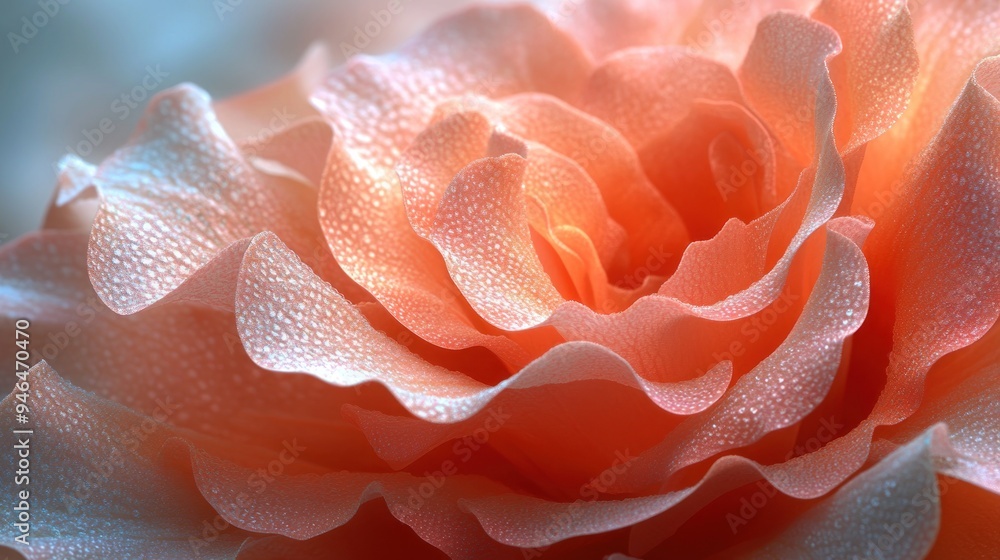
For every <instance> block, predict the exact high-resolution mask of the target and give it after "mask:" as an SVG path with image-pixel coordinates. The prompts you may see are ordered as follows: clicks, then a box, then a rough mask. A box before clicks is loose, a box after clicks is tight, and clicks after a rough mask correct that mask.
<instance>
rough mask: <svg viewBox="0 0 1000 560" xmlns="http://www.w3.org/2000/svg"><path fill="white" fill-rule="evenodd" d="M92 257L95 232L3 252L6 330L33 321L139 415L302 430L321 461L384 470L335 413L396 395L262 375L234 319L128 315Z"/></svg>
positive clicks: (36, 348) (179, 308)
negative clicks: (102, 284) (103, 289)
mask: <svg viewBox="0 0 1000 560" xmlns="http://www.w3.org/2000/svg"><path fill="white" fill-rule="evenodd" d="M86 255H87V236H86V235H85V234H81V233H75V232H74V233H63V232H39V233H37V234H33V235H30V236H26V237H24V238H22V239H20V240H18V241H16V242H14V243H11V244H9V245H5V246H4V247H3V249H2V250H0V316H2V317H4V318H6V319H9V320H6V321H5V326H3V327H0V332H3V333H7V332H8V331H7V330H6V329H7V327H6V325H10V326H11V328H12V325H13V324H14V320H15V319H18V318H22V317H29V318H31V335H32V341H33V342H34V344H33V345H32V346H31V350H32V352H31V353H32V359H33V360H40V359H45V360H47V361H48V362H49V364H50V365H52V366H53V367H58V368H59V370H60V372H61V374H62V376H63V377H64V378H65V379H67V380H68V381H70V382H72V383H73V384H74V385H76V386H78V387H80V388H82V389H85V390H88V391H93V392H95V393H97V394H98V395H100V396H102V397H104V398H108V399H111V400H113V401H115V402H117V403H120V404H122V405H125V406H128V407H130V408H131V409H133V410H136V411H140V412H143V413H147V414H153V413H154V411H162V409H163V405H164V404H167V405H169V407H170V408H171V409H172V411H171V412H170V414H169V415H168V416H169V418H168V421H169V423H170V424H172V425H174V426H178V427H182V428H186V429H189V430H193V431H196V432H201V433H203V434H207V435H212V436H217V437H221V438H226V439H228V440H229V441H233V442H239V443H253V444H255V445H276V446H278V447H280V445H281V441H282V440H283V439H285V438H286V437H288V433H289V431H294V432H295V433H296V435H297V437H299V438H300V441H302V442H303V444H304V445H307V446H309V447H310V448H311V449H313V450H314V454H313V455H312V456H313V457H314V460H316V461H322V462H323V463H324V464H330V465H336V466H340V467H343V468H348V467H349V468H359V467H366V466H367V467H370V466H371V465H378V464H381V462H380V461H379V460H378V459H377V458H375V457H374V456H373V454H372V453H371V451H370V450H369V449H368V446H367V444H366V443H365V442H364V440H363V438H362V437H361V435H360V434H358V433H357V432H356V430H355V429H354V428H353V427H352V426H350V425H348V424H347V423H346V422H344V421H343V420H342V419H341V418H340V415H339V414H337V413H336V412H335V411H331V407H333V408H335V407H336V406H339V405H340V404H343V403H346V402H352V403H355V404H361V403H363V404H364V405H365V406H368V407H372V408H373V409H376V410H377V409H383V410H386V411H389V412H393V411H397V410H398V409H399V406H398V404H396V403H395V402H394V401H393V399H392V398H391V396H390V395H388V394H381V395H380V394H378V393H375V394H373V393H370V392H367V391H366V392H358V393H356V392H355V391H354V390H351V389H338V388H336V387H332V386H330V385H328V384H324V383H322V382H320V381H319V380H316V379H313V378H311V377H308V376H298V377H295V378H290V377H289V376H287V375H285V374H281V373H275V372H269V371H266V370H262V369H260V368H258V367H257V366H255V365H254V364H253V362H252V361H251V360H250V359H249V357H247V355H246V353H245V352H244V351H243V346H242V344H241V343H240V339H239V334H238V332H237V330H236V325H235V323H234V321H233V317H232V314H231V313H227V312H220V311H215V310H210V309H205V308H204V307H201V306H196V305H185V304H171V305H162V306H156V307H154V308H152V309H147V310H143V311H141V312H138V313H136V314H133V315H128V316H121V315H118V314H116V313H115V312H113V311H112V310H110V309H108V308H107V307H106V306H105V305H104V304H103V303H102V302H101V301H100V299H99V298H98V297H97V295H96V294H95V293H94V291H93V289H92V287H91V285H90V282H89V280H88V278H87V260H86ZM9 335H10V337H11V339H13V337H14V334H13V332H9ZM17 350H18V348H16V347H15V346H13V345H12V346H11V347H9V348H4V349H2V350H0V357H3V358H4V359H8V360H9V361H10V362H11V363H13V361H14V353H15V351H17ZM13 381H16V378H14V377H13V376H11V383H13ZM8 388H9V386H8ZM173 409H175V410H173ZM289 411H295V414H294V416H290V415H289Z"/></svg>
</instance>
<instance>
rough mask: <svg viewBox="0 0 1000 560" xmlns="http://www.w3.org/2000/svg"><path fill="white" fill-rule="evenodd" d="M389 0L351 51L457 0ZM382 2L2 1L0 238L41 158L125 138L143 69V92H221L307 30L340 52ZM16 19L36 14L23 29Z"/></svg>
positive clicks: (34, 193)
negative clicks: (188, 88)
mask: <svg viewBox="0 0 1000 560" xmlns="http://www.w3.org/2000/svg"><path fill="white" fill-rule="evenodd" d="M398 1H399V5H400V6H401V9H400V10H398V15H395V16H393V19H392V21H391V22H389V23H388V24H386V25H385V26H379V31H378V33H376V34H375V36H374V37H373V39H372V41H371V43H370V44H369V45H367V46H365V47H364V48H363V49H362V52H366V53H377V52H382V51H385V50H388V49H391V48H392V47H393V46H395V45H396V44H398V43H399V42H400V41H402V40H404V39H405V38H407V37H409V36H411V35H412V34H414V33H416V32H418V31H419V30H420V29H422V28H424V27H426V25H428V24H429V22H431V21H433V20H434V19H435V18H437V17H439V16H440V15H441V14H443V13H447V12H449V11H453V10H455V9H456V7H458V6H460V5H462V4H465V3H467V0H398ZM389 2H390V0H325V1H324V0H147V1H141V2H140V1H135V0H3V1H2V3H0V32H2V34H3V42H2V44H0V122H2V123H3V126H2V127H0V242H6V241H10V240H11V239H13V238H15V237H16V236H18V235H20V234H22V233H24V232H27V231H30V230H32V229H36V228H37V227H38V226H39V224H40V222H41V218H42V215H43V212H44V210H45V207H46V206H47V204H48V201H49V199H50V196H51V193H52V190H53V187H54V184H55V171H54V168H53V165H54V164H55V162H56V161H58V160H59V158H60V157H61V156H62V155H63V154H65V153H67V152H68V151H69V150H70V149H72V150H74V151H76V152H77V153H78V155H80V156H81V157H83V158H84V159H85V160H87V161H90V162H92V163H96V162H99V161H100V160H101V159H102V158H103V157H105V156H106V155H108V154H109V153H110V152H112V151H113V150H114V149H115V148H116V147H118V146H120V145H121V144H122V143H124V142H125V141H126V140H127V139H128V136H129V134H130V133H131V131H132V129H133V127H134V126H135V123H136V121H137V120H138V117H139V116H140V115H141V113H142V109H143V107H144V106H145V103H147V102H148V98H146V99H145V100H144V101H142V102H141V103H139V104H138V107H137V108H136V109H134V110H132V109H126V108H127V105H125V104H124V103H123V102H122V101H121V96H122V95H123V94H124V95H127V96H129V95H131V92H132V91H133V89H134V88H136V87H140V88H141V86H142V82H143V79H144V78H145V77H146V75H147V67H149V68H151V69H153V70H154V72H155V71H156V69H157V67H158V68H159V72H162V73H166V74H167V76H166V77H165V78H164V79H163V80H162V82H160V83H157V84H155V87H154V90H153V92H155V91H159V90H161V89H164V88H167V87H170V86H171V85H174V84H177V83H180V82H194V83H196V84H198V85H200V86H201V87H203V88H204V89H206V90H207V91H208V92H209V93H211V94H212V95H213V96H214V97H223V96H226V95H230V94H233V93H236V92H239V91H242V90H245V89H248V88H252V87H255V86H257V85H260V84H263V83H265V82H268V81H270V80H272V79H274V78H276V77H278V76H280V75H282V74H283V73H285V72H287V71H288V70H289V69H291V68H292V67H293V66H294V64H295V63H296V62H297V60H298V58H299V56H300V55H301V54H302V53H303V52H304V50H305V49H306V48H307V47H308V45H309V44H310V43H311V42H313V41H315V40H324V41H326V43H327V44H328V45H329V46H330V53H331V56H332V59H333V61H334V62H336V63H340V62H343V60H342V59H343V56H342V54H341V48H340V45H341V43H342V42H347V43H352V42H353V41H354V36H355V34H356V27H358V26H361V27H363V26H365V25H366V24H367V23H369V22H370V21H372V19H373V16H372V11H373V10H374V11H380V10H383V9H385V8H386V7H387V5H388V4H389ZM46 8H48V11H49V12H54V15H52V16H49V15H48V14H47V13H45V9H46ZM56 9H58V11H56ZM39 13H41V14H42V15H39ZM22 18H27V19H28V21H29V22H30V21H32V20H34V22H35V23H42V22H44V24H43V25H35V23H32V24H31V26H29V27H27V28H26V26H25V21H24V20H23V19H22ZM32 27H35V29H36V31H35V33H34V34H33V36H31V37H30V38H29V37H28V35H32V33H31V28H32ZM372 28H373V27H371V26H370V27H369V29H372ZM12 34H13V35H12ZM22 39H23V41H22ZM15 50H16V52H15ZM154 81H155V80H153V79H147V80H146V84H147V85H149V84H152V83H153V82H154ZM137 93H142V90H141V89H140V90H137ZM116 100H117V102H116ZM102 119H110V120H111V122H112V123H113V125H114V129H113V131H112V132H111V133H110V134H107V135H105V137H104V138H103V139H100V140H99V141H98V142H97V143H96V147H94V149H93V150H92V151H91V153H89V155H84V153H82V152H83V151H87V147H88V146H90V145H92V144H93V143H91V142H90V141H89V140H88V138H87V135H86V134H85V132H84V131H86V130H93V129H97V128H98V123H99V122H100V121H101V120H102ZM97 137H98V136H97V135H96V134H93V133H91V134H90V138H91V139H95V138H97ZM81 143H83V144H81ZM80 147H83V150H80V149H79V148H80Z"/></svg>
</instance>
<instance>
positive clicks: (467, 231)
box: [431, 153, 563, 331]
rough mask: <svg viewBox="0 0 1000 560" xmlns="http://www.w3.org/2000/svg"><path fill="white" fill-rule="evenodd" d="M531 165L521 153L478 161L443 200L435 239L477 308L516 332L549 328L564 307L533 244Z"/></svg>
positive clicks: (456, 180) (496, 323)
mask: <svg viewBox="0 0 1000 560" xmlns="http://www.w3.org/2000/svg"><path fill="white" fill-rule="evenodd" d="M526 167H527V161H526V160H525V159H524V157H522V156H521V155H519V154H514V153H511V154H505V155H502V156H498V157H490V158H484V159H481V160H478V161H475V162H473V163H470V164H469V165H468V166H466V167H465V168H464V169H462V170H461V171H460V172H459V173H458V175H456V176H455V178H454V179H453V180H452V183H451V184H450V185H449V186H448V190H447V191H445V193H444V195H443V196H442V198H441V204H440V206H439V207H438V211H437V216H436V217H435V220H434V229H433V232H432V233H431V240H432V241H433V242H434V245H435V246H436V247H437V248H438V250H439V251H441V254H442V256H443V257H444V260H445V263H446V264H447V265H448V272H449V273H450V275H451V277H452V279H453V280H454V281H455V284H456V285H457V286H458V288H459V290H461V291H462V295H463V296H465V298H466V300H467V301H468V302H469V304H470V305H471V306H472V307H473V309H475V310H476V312H477V313H479V315H480V316H481V317H483V318H484V319H486V320H487V321H489V322H490V324H492V325H494V326H497V327H499V328H502V329H504V330H511V331H513V330H521V329H525V328H530V327H534V326H536V325H539V324H541V323H542V322H543V321H545V319H547V318H548V317H549V315H551V314H552V311H553V310H555V308H556V307H558V306H559V304H561V303H562V302H563V299H562V296H560V295H559V292H558V291H556V289H555V286H553V285H552V280H551V279H550V278H549V277H548V275H547V274H546V273H545V270H544V269H543V268H542V264H541V262H540V261H539V260H538V255H537V254H536V253H535V251H534V248H533V245H532V242H531V233H530V229H529V226H528V217H527V214H526V211H525V203H524V190H523V187H522V181H523V178H524V172H525V169H526Z"/></svg>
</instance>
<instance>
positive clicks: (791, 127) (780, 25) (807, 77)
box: [739, 13, 841, 167]
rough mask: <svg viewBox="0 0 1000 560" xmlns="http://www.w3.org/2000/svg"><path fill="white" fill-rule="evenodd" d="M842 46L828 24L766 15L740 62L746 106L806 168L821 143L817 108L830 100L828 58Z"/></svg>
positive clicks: (789, 16) (781, 14)
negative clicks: (826, 96) (744, 57)
mask: <svg viewBox="0 0 1000 560" xmlns="http://www.w3.org/2000/svg"><path fill="white" fill-rule="evenodd" d="M840 50H841V44H840V39H839V37H838V36H837V34H836V33H835V32H834V31H833V30H832V29H830V28H829V27H827V26H825V25H823V24H821V23H817V22H815V21H812V20H810V19H808V18H804V17H799V16H795V15H792V14H787V13H777V14H774V15H769V16H767V17H765V18H764V19H763V21H761V22H760V27H759V28H758V30H757V35H756V37H755V38H754V41H753V43H752V44H751V45H750V51H749V52H748V53H747V57H746V59H745V60H744V61H743V65H742V66H741V67H740V72H739V75H740V85H741V86H742V87H743V92H744V93H745V94H746V96H747V99H748V100H749V102H750V105H751V106H753V108H754V109H755V110H756V111H757V113H758V114H759V115H760V116H761V119H762V120H763V121H764V123H765V124H767V126H768V127H769V128H770V129H771V132H772V133H773V134H774V135H775V137H776V138H777V139H778V141H779V142H780V143H781V144H782V145H783V146H784V147H785V148H786V149H788V150H789V151H790V152H792V153H793V154H794V155H795V157H796V158H797V159H798V161H799V163H800V164H801V165H802V166H803V167H804V166H806V165H808V164H809V163H810V162H812V161H813V159H814V158H815V155H814V154H816V153H818V151H819V146H820V144H821V143H822V142H823V140H822V137H823V135H825V134H826V131H825V130H824V122H823V121H824V119H823V118H822V117H820V114H821V112H826V111H828V110H830V109H832V107H831V108H830V109H828V108H827V107H825V106H824V105H827V104H829V105H834V104H835V101H834V100H833V99H832V96H831V99H828V100H824V99H823V97H824V93H823V89H824V87H827V86H826V84H827V83H829V82H830V75H829V71H828V70H827V65H826V61H827V60H828V59H829V58H831V57H832V56H833V55H835V54H837V53H839V52H840Z"/></svg>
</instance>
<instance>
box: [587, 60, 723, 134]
mask: <svg viewBox="0 0 1000 560" xmlns="http://www.w3.org/2000/svg"><path fill="white" fill-rule="evenodd" d="M698 100H713V101H733V102H741V101H742V95H741V93H740V86H739V84H738V83H737V81H736V77H735V76H734V75H733V73H732V71H730V70H729V69H728V68H726V67H725V66H723V65H721V64H719V63H717V62H713V61H711V60H708V59H706V58H702V57H698V56H694V55H691V54H689V53H686V52H684V51H683V50H681V49H677V48H671V47H660V48H646V49H634V50H628V51H623V52H621V53H617V54H615V55H614V56H612V57H610V58H609V59H608V60H606V61H605V62H604V63H603V64H601V66H599V67H598V68H597V69H596V70H594V72H593V74H592V75H591V76H590V79H589V80H588V81H587V86H586V88H585V89H584V93H583V98H582V101H581V107H582V108H583V109H584V110H585V111H586V112H588V113H590V114H592V115H594V116H596V117H597V118H599V119H601V120H603V121H604V122H606V123H608V124H610V125H612V126H614V127H615V128H616V129H618V131H619V132H621V133H622V135H623V136H625V138H626V139H627V140H628V141H629V142H630V143H631V144H632V145H633V146H634V147H635V148H636V150H638V151H642V149H643V148H644V147H645V146H646V144H647V143H648V142H649V141H650V140H652V139H653V138H656V137H659V136H661V135H663V134H665V133H667V132H668V131H670V130H671V129H672V128H673V127H674V126H676V125H677V124H678V123H679V122H680V121H681V119H683V118H684V116H685V115H686V114H687V112H688V111H689V110H690V108H691V105H692V104H693V103H695V102H696V101H698Z"/></svg>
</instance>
